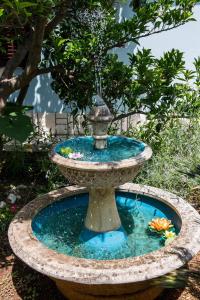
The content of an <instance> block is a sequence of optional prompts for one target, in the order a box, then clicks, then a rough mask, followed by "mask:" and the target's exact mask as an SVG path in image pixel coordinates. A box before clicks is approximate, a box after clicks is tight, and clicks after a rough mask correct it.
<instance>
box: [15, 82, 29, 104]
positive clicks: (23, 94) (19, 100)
mask: <svg viewBox="0 0 200 300" xmlns="http://www.w3.org/2000/svg"><path fill="white" fill-rule="evenodd" d="M28 88H29V84H27V85H25V86H24V87H23V88H22V89H21V90H20V92H19V95H18V97H17V100H16V104H18V105H23V102H24V99H25V97H26V94H27V91H28Z"/></svg>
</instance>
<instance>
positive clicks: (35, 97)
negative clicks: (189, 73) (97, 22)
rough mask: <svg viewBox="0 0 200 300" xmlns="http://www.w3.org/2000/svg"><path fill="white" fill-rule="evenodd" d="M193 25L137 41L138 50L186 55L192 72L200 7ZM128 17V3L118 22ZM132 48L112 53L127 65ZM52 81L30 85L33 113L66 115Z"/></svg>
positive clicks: (199, 48) (199, 38)
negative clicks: (63, 112)
mask: <svg viewBox="0 0 200 300" xmlns="http://www.w3.org/2000/svg"><path fill="white" fill-rule="evenodd" d="M194 16H195V18H196V19H197V21H196V22H190V23H188V24H186V25H184V26H181V27H180V28H177V29H173V30H171V31H168V32H164V33H160V34H156V35H153V36H150V37H147V38H143V39H141V40H140V46H137V47H139V48H143V47H145V48H150V49H152V52H153V54H154V55H155V56H156V57H159V56H161V55H162V54H163V52H165V51H168V50H170V49H172V48H177V49H179V50H181V51H183V52H184V53H185V54H184V55H185V60H186V66H187V67H189V68H192V62H193V60H194V57H198V56H200V6H199V5H197V6H196V7H195V10H194ZM129 17H131V10H130V8H129V5H128V3H126V4H124V5H123V6H121V7H119V11H118V19H119V21H120V20H122V19H123V18H129ZM137 47H135V45H133V44H129V45H127V47H126V48H123V49H119V50H116V49H115V50H113V53H117V54H118V55H119V59H120V60H122V61H124V62H125V63H128V57H127V54H126V53H127V52H132V51H135V49H136V48H137ZM50 83H51V78H50V76H49V75H42V76H40V77H37V78H35V79H34V80H33V82H32V83H31V86H30V88H29V91H28V94H27V96H26V102H25V104H29V105H34V111H35V112H44V111H46V112H62V111H66V109H65V107H64V105H63V102H62V101H61V100H59V98H58V96H57V95H56V94H55V92H54V91H53V90H52V89H51V86H50Z"/></svg>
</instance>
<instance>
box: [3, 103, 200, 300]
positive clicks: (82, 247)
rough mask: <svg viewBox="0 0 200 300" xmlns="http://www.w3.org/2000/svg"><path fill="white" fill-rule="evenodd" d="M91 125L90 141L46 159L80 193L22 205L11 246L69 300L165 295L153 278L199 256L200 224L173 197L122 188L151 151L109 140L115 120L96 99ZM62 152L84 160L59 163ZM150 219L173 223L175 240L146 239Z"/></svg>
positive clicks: (64, 192)
mask: <svg viewBox="0 0 200 300" xmlns="http://www.w3.org/2000/svg"><path fill="white" fill-rule="evenodd" d="M89 119H90V121H91V123H92V125H93V137H77V138H72V139H69V140H67V141H65V142H63V143H60V144H58V145H56V147H55V148H54V149H53V152H52V155H51V159H52V160H53V162H55V163H56V164H57V165H58V167H59V169H60V171H61V172H62V174H63V175H64V176H65V177H66V178H67V179H68V180H69V181H70V182H71V183H73V184H77V185H78V186H68V187H66V188H62V189H59V190H56V191H53V192H50V193H48V194H46V195H43V196H40V197H38V198H36V199H35V200H33V201H31V202H30V203H29V204H27V205H26V206H25V207H24V208H23V209H22V210H21V211H20V212H19V213H18V214H17V215H16V217H15V219H14V220H13V221H12V223H11V225H10V228H9V233H8V234H9V241H10V244H11V247H12V249H13V251H14V253H15V254H16V255H17V256H18V257H19V258H20V259H21V260H23V261H24V262H25V263H26V264H28V265H29V266H30V267H32V268H34V269H35V270H37V271H39V272H41V273H43V274H46V275H47V276H49V277H50V278H51V279H53V280H54V281H55V282H56V285H57V287H58V288H59V289H60V291H61V292H62V293H63V294H64V295H65V296H66V297H67V298H68V299H74V300H79V299H80V300H83V299H86V300H90V299H99V300H100V299H137V300H140V299H148V300H151V299H154V298H155V297H157V296H158V295H159V294H160V293H161V291H162V287H161V286H158V285H156V282H157V279H158V278H160V277H162V276H163V275H165V274H167V273H169V272H171V271H173V270H175V269H178V268H180V267H181V266H183V265H184V264H185V263H186V262H187V261H188V260H190V259H191V258H192V256H193V255H195V254H196V253H197V252H198V251H199V250H200V225H199V223H200V217H199V215H198V213H197V212H196V211H195V210H194V209H193V208H192V207H191V206H190V205H189V204H187V203H186V202H185V201H184V200H183V199H181V198H179V197H177V196H175V195H173V194H171V193H168V192H165V191H162V190H160V189H156V188H152V187H147V186H140V185H135V184H133V183H126V182H129V181H132V180H133V178H134V177H135V176H136V175H137V173H138V172H139V170H140V169H141V168H142V166H143V164H144V162H145V161H146V160H148V159H149V158H150V157H151V155H152V151H151V149H150V147H148V146H147V145H146V144H144V143H142V142H138V141H136V140H134V139H130V138H126V137H110V136H107V127H108V124H109V122H110V121H111V120H112V115H111V114H110V111H109V109H108V107H107V106H106V105H105V103H104V102H103V101H102V100H101V99H100V100H99V101H98V103H97V105H95V106H94V107H93V109H92V111H91V113H90V115H89ZM63 147H68V148H70V149H71V148H73V150H76V151H79V152H82V154H83V155H84V156H83V157H82V156H81V155H79V160H75V159H73V158H69V157H64V156H62V155H61V149H62V148H63ZM122 184H124V185H122ZM120 185H122V186H120ZM153 217H165V218H168V219H170V220H171V222H172V223H173V224H174V228H175V232H176V235H177V236H176V238H175V239H174V240H173V241H171V242H170V243H166V245H165V246H164V244H162V243H161V242H160V241H159V239H158V237H155V236H154V235H151V234H149V233H148V232H147V228H148V222H149V221H151V219H152V218H153Z"/></svg>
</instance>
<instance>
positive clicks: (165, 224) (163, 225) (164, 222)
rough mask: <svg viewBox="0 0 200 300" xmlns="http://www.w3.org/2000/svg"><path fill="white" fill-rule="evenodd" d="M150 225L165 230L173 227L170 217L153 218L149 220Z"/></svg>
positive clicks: (154, 228)
mask: <svg viewBox="0 0 200 300" xmlns="http://www.w3.org/2000/svg"><path fill="white" fill-rule="evenodd" d="M149 227H150V228H151V229H153V230H156V231H163V230H164V231H165V230H168V229H170V228H171V227H173V225H172V223H171V221H170V220H168V219H165V218H157V219H152V221H151V222H149Z"/></svg>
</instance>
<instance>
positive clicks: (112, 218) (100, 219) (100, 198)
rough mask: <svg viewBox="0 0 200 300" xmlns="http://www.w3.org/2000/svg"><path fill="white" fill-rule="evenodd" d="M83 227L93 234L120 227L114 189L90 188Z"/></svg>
mask: <svg viewBox="0 0 200 300" xmlns="http://www.w3.org/2000/svg"><path fill="white" fill-rule="evenodd" d="M85 227H86V228H87V229H89V230H91V231H95V232H107V231H112V230H117V229H118V228H120V227H121V221H120V217H119V214H118V210H117V206H116V201H115V190H114V188H109V187H107V188H90V190H89V205H88V211H87V216H86V219H85Z"/></svg>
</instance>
